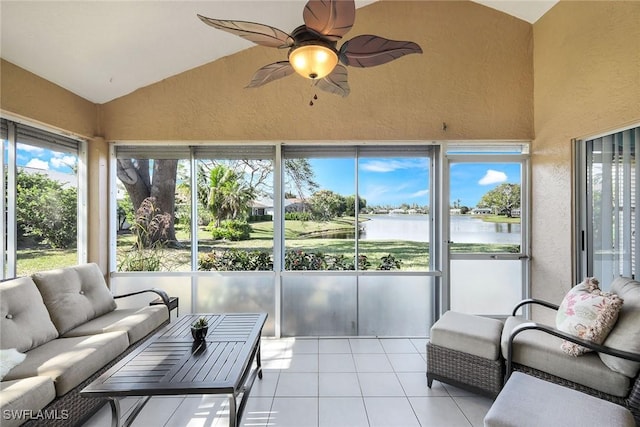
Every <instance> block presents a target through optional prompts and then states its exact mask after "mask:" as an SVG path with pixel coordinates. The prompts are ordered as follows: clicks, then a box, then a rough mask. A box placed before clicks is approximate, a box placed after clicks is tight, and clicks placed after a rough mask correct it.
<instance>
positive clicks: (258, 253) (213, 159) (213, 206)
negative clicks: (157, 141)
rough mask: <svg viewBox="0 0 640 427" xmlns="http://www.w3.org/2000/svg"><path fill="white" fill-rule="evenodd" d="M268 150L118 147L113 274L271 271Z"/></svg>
mask: <svg viewBox="0 0 640 427" xmlns="http://www.w3.org/2000/svg"><path fill="white" fill-rule="evenodd" d="M274 151H275V150H274V147H273V146H251V147H241V146H222V145H220V146H201V147H189V146H148V145H147V146H116V159H117V172H116V174H117V196H116V206H117V216H118V223H117V239H116V241H117V243H116V247H117V254H116V257H117V262H116V268H117V271H121V272H125V271H163V272H169V271H193V270H200V271H256V270H269V271H272V270H273V235H274V233H273V224H274V222H273V215H274V203H275V202H274V175H273V161H274ZM194 189H195V190H194Z"/></svg>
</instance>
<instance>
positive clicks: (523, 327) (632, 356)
mask: <svg viewBox="0 0 640 427" xmlns="http://www.w3.org/2000/svg"><path fill="white" fill-rule="evenodd" d="M528 330H538V331H542V332H544V333H547V334H551V335H554V336H556V337H558V338H562V339H564V340H567V341H571V342H572V343H575V344H578V345H581V346H584V347H587V348H588V349H590V350H593V351H596V352H598V353H605V354H609V355H611V356H615V357H620V358H623V359H627V360H632V361H634V362H640V354H638V353H631V352H628V351H623V350H618V349H616V348H612V347H607V346H605V345H601V344H596V343H594V342H591V341H586V340H583V339H582V338H578V337H576V336H573V335H569V334H567V333H565V332H562V331H560V330H558V329H556V328H553V327H551V326H548V325H543V324H541V323H536V322H527V323H522V324H520V325H518V326H516V327H515V328H513V331H511V335H509V343H508V347H507V366H506V368H507V369H506V375H505V378H504V381H505V383H506V381H507V380H508V379H509V376H511V372H512V371H513V366H512V364H513V340H514V339H515V337H516V336H517V335H518V334H519V333H521V332H524V331H528Z"/></svg>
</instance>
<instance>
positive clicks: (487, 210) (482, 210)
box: [471, 208, 493, 215]
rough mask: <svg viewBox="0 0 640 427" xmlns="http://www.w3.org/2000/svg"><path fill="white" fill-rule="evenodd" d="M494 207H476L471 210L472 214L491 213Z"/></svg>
mask: <svg viewBox="0 0 640 427" xmlns="http://www.w3.org/2000/svg"><path fill="white" fill-rule="evenodd" d="M492 213H493V209H491V208H475V209H472V210H471V215H491V214H492Z"/></svg>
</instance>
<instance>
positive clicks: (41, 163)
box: [5, 144, 77, 174]
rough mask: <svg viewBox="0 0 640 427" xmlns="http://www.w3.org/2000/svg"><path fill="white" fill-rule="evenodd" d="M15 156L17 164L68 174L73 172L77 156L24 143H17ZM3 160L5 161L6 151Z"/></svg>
mask: <svg viewBox="0 0 640 427" xmlns="http://www.w3.org/2000/svg"><path fill="white" fill-rule="evenodd" d="M16 156H17V162H16V163H17V164H18V166H22V167H27V168H34V169H41V170H43V171H45V170H51V171H56V172H61V173H68V174H72V173H74V172H73V168H74V167H75V166H76V163H77V157H76V156H75V155H72V154H70V153H58V152H55V151H51V150H47V149H45V148H40V147H35V146H33V145H26V144H18V146H17V147H16ZM5 161H7V152H6V151H5Z"/></svg>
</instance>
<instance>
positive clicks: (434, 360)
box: [427, 311, 504, 397]
mask: <svg viewBox="0 0 640 427" xmlns="http://www.w3.org/2000/svg"><path fill="white" fill-rule="evenodd" d="M502 326H503V324H502V322H501V321H499V320H496V319H490V318H487V317H481V316H474V315H470V314H464V313H458V312H455V311H448V312H446V313H445V314H444V315H443V316H442V317H441V318H440V320H438V321H437V322H436V323H434V324H433V326H432V327H431V336H430V340H429V342H427V383H428V385H429V388H431V384H432V383H433V380H437V381H441V382H444V383H447V384H451V385H453V386H456V387H460V388H464V389H467V390H469V391H472V392H474V393H479V394H484V395H487V396H490V397H496V396H497V395H498V393H500V390H501V389H502V383H503V381H504V360H503V359H502V356H501V354H500V336H501V335H502Z"/></svg>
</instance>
